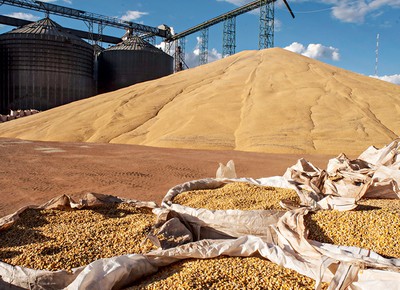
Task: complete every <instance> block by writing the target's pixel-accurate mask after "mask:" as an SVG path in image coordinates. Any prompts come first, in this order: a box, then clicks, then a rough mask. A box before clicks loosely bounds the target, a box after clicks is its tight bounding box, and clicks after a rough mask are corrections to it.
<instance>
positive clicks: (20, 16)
mask: <svg viewBox="0 0 400 290" xmlns="http://www.w3.org/2000/svg"><path fill="white" fill-rule="evenodd" d="M7 16H9V17H14V18H18V19H24V20H29V21H36V20H39V17H38V16H35V15H33V14H30V13H24V12H14V13H11V14H7Z"/></svg>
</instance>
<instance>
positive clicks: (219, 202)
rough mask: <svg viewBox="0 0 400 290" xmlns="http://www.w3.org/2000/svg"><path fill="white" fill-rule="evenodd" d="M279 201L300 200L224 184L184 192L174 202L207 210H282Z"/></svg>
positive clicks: (282, 192) (281, 191) (289, 193)
mask: <svg viewBox="0 0 400 290" xmlns="http://www.w3.org/2000/svg"><path fill="white" fill-rule="evenodd" d="M281 200H290V201H292V202H294V203H297V204H299V203H300V198H299V197H298V195H297V193H296V191H294V190H292V189H287V188H279V187H272V186H258V185H254V184H250V183H245V182H232V183H227V184H225V185H224V186H222V187H220V188H216V189H203V190H191V191H186V192H183V193H181V194H178V195H177V196H176V197H175V198H174V199H173V202H174V203H177V204H181V205H186V206H190V207H193V208H205V209H210V210H227V209H239V210H262V209H264V210H269V209H273V210H282V207H281V206H280V204H279V202H280V201H281Z"/></svg>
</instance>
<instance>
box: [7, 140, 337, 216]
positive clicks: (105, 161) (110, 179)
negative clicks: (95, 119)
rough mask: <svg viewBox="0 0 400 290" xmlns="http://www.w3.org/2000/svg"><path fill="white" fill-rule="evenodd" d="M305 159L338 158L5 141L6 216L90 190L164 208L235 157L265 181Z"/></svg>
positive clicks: (246, 172)
mask: <svg viewBox="0 0 400 290" xmlns="http://www.w3.org/2000/svg"><path fill="white" fill-rule="evenodd" d="M339 153H340V152H338V154H339ZM301 157H303V158H305V159H307V160H309V161H311V162H312V163H313V164H314V165H316V166H318V167H320V168H326V164H327V162H328V160H329V159H330V158H333V157H336V156H327V155H312V156H310V155H282V154H265V153H250V152H239V151H205V150H186V149H185V150H184V149H166V148H155V147H146V146H137V145H115V144H102V143H59V142H38V141H24V140H17V139H5V138H0V216H5V215H7V214H11V213H13V212H14V211H16V210H17V209H19V208H21V207H23V206H25V205H31V204H34V205H39V204H42V203H44V202H46V201H48V200H50V199H51V198H53V197H56V196H59V195H62V194H67V195H72V196H74V197H76V198H79V196H80V195H82V194H84V193H87V192H95V193H102V194H110V195H115V196H119V197H125V198H132V199H137V200H142V201H150V200H151V201H155V202H156V203H158V204H160V203H161V200H162V198H163V197H164V195H165V194H166V192H167V191H168V189H170V188H171V187H173V186H175V185H177V184H180V183H183V182H186V181H190V180H195V179H201V178H206V177H215V173H216V170H217V168H218V165H219V162H221V163H224V164H226V162H228V161H229V160H231V159H232V160H233V161H234V162H235V167H236V172H237V175H238V177H253V178H260V177H268V176H275V175H283V174H284V172H285V171H286V169H287V168H288V167H290V166H292V165H294V164H295V163H296V162H297V160H298V159H299V158H301Z"/></svg>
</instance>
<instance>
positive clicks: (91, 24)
mask: <svg viewBox="0 0 400 290" xmlns="http://www.w3.org/2000/svg"><path fill="white" fill-rule="evenodd" d="M85 24H86V26H87V27H88V30H89V31H88V40H89V43H90V44H92V45H93V44H95V41H94V37H93V21H85Z"/></svg>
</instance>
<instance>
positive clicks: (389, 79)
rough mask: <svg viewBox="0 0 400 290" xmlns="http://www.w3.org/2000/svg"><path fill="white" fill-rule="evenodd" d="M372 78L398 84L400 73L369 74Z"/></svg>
mask: <svg viewBox="0 0 400 290" xmlns="http://www.w3.org/2000/svg"><path fill="white" fill-rule="evenodd" d="M370 77H372V78H376V79H380V80H383V81H386V82H389V83H393V84H396V85H400V74H395V75H390V76H370Z"/></svg>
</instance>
